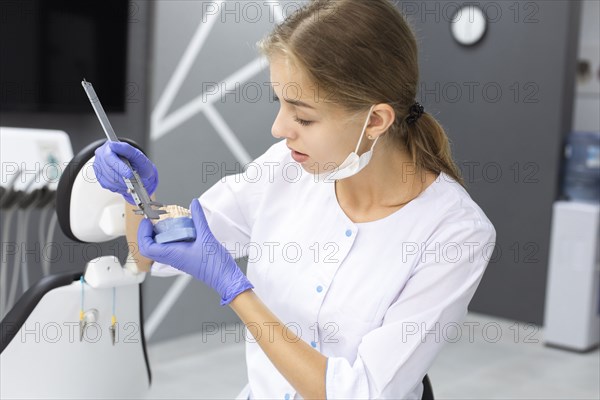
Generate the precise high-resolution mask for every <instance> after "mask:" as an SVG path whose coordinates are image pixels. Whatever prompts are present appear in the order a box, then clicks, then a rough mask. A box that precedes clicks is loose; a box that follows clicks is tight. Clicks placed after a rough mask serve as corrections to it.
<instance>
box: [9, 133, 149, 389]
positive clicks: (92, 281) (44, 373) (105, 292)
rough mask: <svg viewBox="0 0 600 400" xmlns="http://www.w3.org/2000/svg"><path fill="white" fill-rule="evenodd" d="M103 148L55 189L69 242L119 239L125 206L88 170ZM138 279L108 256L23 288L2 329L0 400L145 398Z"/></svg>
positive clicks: (89, 153) (67, 172)
mask: <svg viewBox="0 0 600 400" xmlns="http://www.w3.org/2000/svg"><path fill="white" fill-rule="evenodd" d="M122 140H124V141H126V142H129V143H130V144H132V145H134V146H136V147H138V148H139V146H137V145H136V144H135V143H134V142H132V141H130V140H126V139H122ZM103 143H104V140H99V141H97V142H94V143H92V144H90V145H89V146H88V147H86V148H85V149H83V150H82V151H81V152H80V153H79V154H77V155H76V156H75V157H74V158H73V159H72V160H71V162H70V163H69V164H68V165H67V166H66V167H65V169H64V171H63V173H62V175H61V178H60V181H59V183H58V187H57V191H56V212H57V216H58V221H59V225H60V227H61V228H62V230H63V232H64V233H65V235H66V236H67V237H68V238H70V239H71V240H73V241H75V242H80V243H101V242H106V241H109V240H113V239H116V238H119V237H122V236H124V234H125V200H124V199H123V198H122V196H121V195H118V194H115V193H112V192H110V191H107V190H105V189H103V188H102V187H100V185H99V184H98V182H97V181H96V179H95V175H94V171H93V168H92V163H93V158H94V151H95V150H96V148H98V147H99V146H101V145H102V144H103ZM144 278H145V274H144V273H138V272H137V268H136V266H135V263H134V262H133V261H129V258H128V259H127V261H126V262H125V265H121V263H120V261H119V259H118V258H117V257H115V256H112V255H111V256H101V257H98V258H96V259H94V260H91V261H89V262H88V263H87V265H85V266H83V265H82V266H74V268H73V269H72V272H68V273H60V274H50V275H47V276H45V277H43V278H42V279H41V280H39V281H38V282H36V283H35V284H33V285H32V286H31V287H29V289H28V290H27V291H26V292H25V293H24V294H23V295H22V296H20V298H19V299H18V301H17V302H16V303H15V305H14V306H13V307H12V308H11V309H10V310H9V311H8V313H7V314H6V316H5V317H4V318H3V319H2V321H1V322H0V398H3V399H4V398H61V399H64V398H77V399H86V398H94V399H97V398H119V399H122V398H142V397H144V396H145V395H146V393H147V392H148V390H149V387H150V384H151V371H150V365H149V361H148V356H147V352H146V343H145V339H144V329H143V312H142V291H141V283H142V282H143V280H144ZM113 315H114V316H116V323H114V322H115V321H114V317H113ZM111 328H112V329H111ZM113 332H114V336H113Z"/></svg>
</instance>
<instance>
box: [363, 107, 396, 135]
mask: <svg viewBox="0 0 600 400" xmlns="http://www.w3.org/2000/svg"><path fill="white" fill-rule="evenodd" d="M395 119H396V113H395V112H394V109H393V108H392V107H391V106H390V105H389V104H377V105H376V106H375V107H374V108H373V112H372V113H371V120H370V121H369V125H368V126H367V134H368V135H369V136H371V137H372V138H373V139H375V138H377V137H379V136H380V135H383V134H384V133H385V132H387V130H388V129H389V127H390V126H391V125H392V124H393V123H394V120H395Z"/></svg>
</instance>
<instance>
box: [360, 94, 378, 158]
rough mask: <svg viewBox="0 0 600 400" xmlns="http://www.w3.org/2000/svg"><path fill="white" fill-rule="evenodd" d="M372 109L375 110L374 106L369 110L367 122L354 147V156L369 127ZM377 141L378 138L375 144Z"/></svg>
mask: <svg viewBox="0 0 600 400" xmlns="http://www.w3.org/2000/svg"><path fill="white" fill-rule="evenodd" d="M373 108H375V104H373V105H372V106H371V109H370V110H369V115H368V116H367V120H366V121H365V126H363V129H362V133H361V134H360V139H358V144H357V145H356V150H354V153H355V154H358V149H359V148H360V144H361V142H362V138H363V136H364V135H365V131H366V130H367V125H369V120H370V119H371V113H372V112H373ZM377 139H379V137H377V138H376V139H375V142H377ZM375 142H374V143H373V146H375ZM373 146H371V150H372V149H373Z"/></svg>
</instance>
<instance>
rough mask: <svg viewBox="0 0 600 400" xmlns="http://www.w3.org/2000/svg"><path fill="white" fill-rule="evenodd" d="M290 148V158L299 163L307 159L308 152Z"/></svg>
mask: <svg viewBox="0 0 600 400" xmlns="http://www.w3.org/2000/svg"><path fill="white" fill-rule="evenodd" d="M290 150H292V158H293V159H294V161H296V162H299V163H303V162H305V161H306V160H308V154H304V153H299V152H297V151H296V150H293V149H290Z"/></svg>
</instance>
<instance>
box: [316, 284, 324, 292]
mask: <svg viewBox="0 0 600 400" xmlns="http://www.w3.org/2000/svg"><path fill="white" fill-rule="evenodd" d="M322 291H323V286H321V285H319V286H317V292H319V293H321V292H322Z"/></svg>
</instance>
